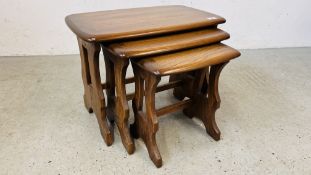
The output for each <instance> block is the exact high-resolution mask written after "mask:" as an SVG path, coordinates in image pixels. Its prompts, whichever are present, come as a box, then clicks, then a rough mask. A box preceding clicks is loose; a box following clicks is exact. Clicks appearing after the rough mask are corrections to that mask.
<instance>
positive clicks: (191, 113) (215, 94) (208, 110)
mask: <svg viewBox="0 0 311 175" xmlns="http://www.w3.org/2000/svg"><path fill="white" fill-rule="evenodd" d="M227 63H228V62H224V63H220V64H217V65H213V66H211V67H210V70H209V72H208V68H207V69H205V72H201V73H199V74H198V75H201V76H196V81H195V82H196V83H195V84H197V85H198V86H196V87H194V91H195V92H194V94H193V99H194V104H193V105H192V106H191V107H190V108H187V109H185V110H184V114H185V115H187V116H188V117H190V118H192V117H197V118H198V119H200V120H201V121H202V122H203V124H204V126H205V129H206V132H207V133H208V134H209V135H210V136H211V137H212V138H213V139H214V140H219V139H220V131H219V128H218V126H217V123H216V120H215V112H216V110H217V109H218V108H219V106H220V97H219V91H218V82H219V76H220V73H221V70H222V69H223V67H224V66H225V65H226V64H227ZM207 76H208V77H207ZM207 81H208V82H207Z"/></svg>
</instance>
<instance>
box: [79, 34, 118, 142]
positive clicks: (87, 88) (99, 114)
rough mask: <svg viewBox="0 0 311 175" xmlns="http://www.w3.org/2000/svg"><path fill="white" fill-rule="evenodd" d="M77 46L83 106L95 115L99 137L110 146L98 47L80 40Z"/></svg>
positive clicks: (111, 132) (109, 128)
mask: <svg viewBox="0 0 311 175" xmlns="http://www.w3.org/2000/svg"><path fill="white" fill-rule="evenodd" d="M78 44H79V48H80V56H81V66H82V80H83V85H84V96H83V97H84V104H85V107H86V108H87V110H88V111H89V112H90V113H91V112H94V113H95V115H96V118H97V121H98V124H99V128H100V132H101V135H102V137H103V139H104V141H105V143H106V144H107V145H108V146H110V145H111V144H112V143H113V140H114V137H113V126H112V125H111V123H110V122H109V120H108V119H107V116H106V101H105V96H104V93H103V88H102V85H101V77H100V72H99V52H100V45H99V44H98V43H89V42H85V41H83V40H81V39H80V38H78Z"/></svg>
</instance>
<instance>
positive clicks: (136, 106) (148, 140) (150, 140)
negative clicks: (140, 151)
mask: <svg viewBox="0 0 311 175" xmlns="http://www.w3.org/2000/svg"><path fill="white" fill-rule="evenodd" d="M133 66H134V65H133ZM139 72H140V70H139V69H138V66H136V67H135V66H134V75H135V80H136V81H135V96H134V99H133V101H132V103H133V104H132V106H133V111H134V115H135V121H134V123H133V124H132V125H131V133H132V134H133V137H134V138H142V140H143V141H144V143H145V144H146V147H147V150H148V154H149V157H150V159H151V160H152V161H153V163H154V164H155V165H156V166H157V167H158V168H159V167H161V166H162V157H161V154H160V152H159V149H158V146H157V143H156V132H157V131H158V128H159V124H158V119H157V115H156V109H155V93H156V88H157V85H158V83H159V81H160V79H161V78H160V76H155V75H153V74H145V73H139ZM142 76H144V77H142ZM144 82H145V83H144ZM144 85H145V87H144ZM144 92H145V104H146V114H145V113H144V112H143V111H142V110H143V97H144Z"/></svg>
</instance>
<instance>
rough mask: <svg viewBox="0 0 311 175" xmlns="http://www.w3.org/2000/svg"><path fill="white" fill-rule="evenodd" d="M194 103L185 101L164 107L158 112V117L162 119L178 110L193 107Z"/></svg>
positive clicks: (189, 100)
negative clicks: (163, 116)
mask: <svg viewBox="0 0 311 175" xmlns="http://www.w3.org/2000/svg"><path fill="white" fill-rule="evenodd" d="M192 103H193V102H192V100H191V99H188V100H183V101H180V102H177V103H175V104H172V105H169V106H165V107H162V108H160V109H157V110H156V114H157V117H160V116H162V115H165V114H168V113H172V112H176V111H178V110H181V109H184V108H187V107H190V106H191V105H192Z"/></svg>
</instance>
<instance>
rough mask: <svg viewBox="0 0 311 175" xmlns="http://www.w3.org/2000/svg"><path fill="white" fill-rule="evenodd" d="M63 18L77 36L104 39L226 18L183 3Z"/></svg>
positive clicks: (212, 23)
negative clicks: (182, 4)
mask: <svg viewBox="0 0 311 175" xmlns="http://www.w3.org/2000/svg"><path fill="white" fill-rule="evenodd" d="M65 21H66V23H67V25H68V27H69V28H70V29H71V30H72V31H73V32H74V33H75V34H76V35H77V36H79V37H80V38H82V39H84V40H86V41H90V42H99V41H100V42H107V41H112V40H119V39H129V38H138V37H142V36H153V35H159V34H165V33H171V32H177V31H183V30H192V29H197V28H203V27H209V26H216V25H217V24H221V23H224V22H225V19H224V18H222V17H220V16H218V15H215V14H212V13H208V12H205V11H201V10H197V9H193V8H190V7H186V6H157V7H144V8H133V9H120V10H110V11H99V12H90V13H80V14H73V15H69V16H67V17H66V19H65Z"/></svg>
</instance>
